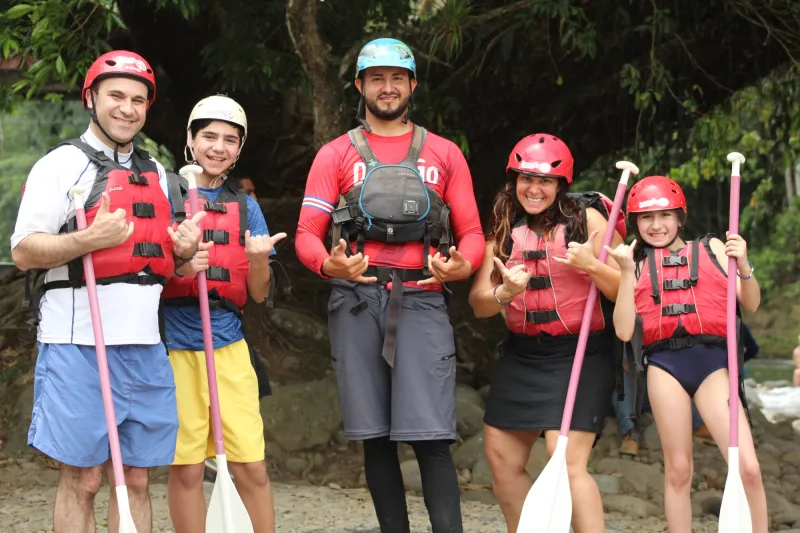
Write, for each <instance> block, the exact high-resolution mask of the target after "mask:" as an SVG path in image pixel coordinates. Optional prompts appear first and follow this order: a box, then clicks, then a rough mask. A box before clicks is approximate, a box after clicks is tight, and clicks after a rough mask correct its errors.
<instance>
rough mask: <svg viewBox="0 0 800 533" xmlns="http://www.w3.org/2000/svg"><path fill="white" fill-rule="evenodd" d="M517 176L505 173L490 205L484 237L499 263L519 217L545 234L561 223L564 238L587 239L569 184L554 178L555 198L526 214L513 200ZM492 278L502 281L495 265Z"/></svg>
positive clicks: (508, 251) (505, 256)
mask: <svg viewBox="0 0 800 533" xmlns="http://www.w3.org/2000/svg"><path fill="white" fill-rule="evenodd" d="M517 176H518V174H517V173H513V174H511V175H509V179H508V180H507V181H506V184H505V185H504V186H503V188H502V189H501V190H500V192H498V193H497V196H495V199H494V203H493V204H492V215H491V217H490V218H489V225H488V229H487V232H486V240H493V241H494V255H495V257H497V258H498V259H500V260H501V261H503V262H506V261H507V260H508V258H509V256H510V255H511V248H512V244H511V231H512V229H513V228H514V226H515V225H516V224H517V223H518V222H519V221H520V220H522V218H523V217H526V218H527V221H528V227H530V228H533V227H536V228H538V229H541V230H542V231H543V233H545V234H547V235H548V236H549V237H552V236H553V235H554V234H555V230H556V228H557V227H558V226H559V225H564V226H565V235H566V236H567V239H568V240H571V241H578V242H584V241H585V240H586V239H587V238H588V235H586V221H585V220H584V210H583V207H582V206H581V205H580V204H579V203H578V201H577V200H575V199H574V198H570V197H569V196H567V192H569V185H567V183H566V181H565V180H563V179H559V180H558V191H557V192H556V198H555V201H554V202H553V204H552V205H551V206H550V207H548V208H547V209H546V210H545V211H544V212H542V213H539V214H537V215H528V214H527V213H526V212H525V209H524V208H523V207H522V204H520V203H519V199H517ZM492 281H494V282H495V283H501V282H502V281H503V279H502V276H501V274H500V272H499V271H498V270H497V268H496V267H495V269H494V270H493V271H492Z"/></svg>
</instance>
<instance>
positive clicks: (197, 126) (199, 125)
mask: <svg viewBox="0 0 800 533" xmlns="http://www.w3.org/2000/svg"><path fill="white" fill-rule="evenodd" d="M212 122H224V123H225V124H230V125H231V126H233V127H234V128H236V131H237V132H238V133H239V145H241V144H242V139H244V128H243V127H241V126H239V125H238V124H234V123H233V122H228V121H227V120H220V119H216V118H201V119H197V120H195V121H193V122H192V123H191V124H190V126H189V129H190V130H191V132H192V139H194V138H195V137H197V132H198V131H200V130H202V129H203V128H207V127H208V125H209V124H211V123H212Z"/></svg>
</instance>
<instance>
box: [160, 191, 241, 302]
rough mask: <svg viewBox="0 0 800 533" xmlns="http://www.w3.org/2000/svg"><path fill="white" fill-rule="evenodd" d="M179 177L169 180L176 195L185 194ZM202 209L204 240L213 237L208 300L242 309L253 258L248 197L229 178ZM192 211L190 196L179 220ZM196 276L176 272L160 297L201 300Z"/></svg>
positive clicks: (172, 299) (207, 276)
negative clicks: (247, 241)
mask: <svg viewBox="0 0 800 533" xmlns="http://www.w3.org/2000/svg"><path fill="white" fill-rule="evenodd" d="M175 183H178V182H177V180H176V181H172V180H171V181H170V194H171V195H172V196H173V197H174V198H186V195H187V191H186V189H185V184H184V187H183V189H182V190H181V191H180V192H172V191H173V190H175V185H174V184H175ZM203 209H204V210H205V211H206V217H205V218H204V219H203V223H202V225H203V241H205V242H209V241H213V242H214V246H212V247H211V249H210V250H209V257H208V264H209V267H208V270H207V271H206V279H207V280H208V281H207V286H208V294H209V304H210V305H211V306H212V308H218V307H225V308H227V309H230V310H231V311H233V312H235V313H236V314H240V313H241V309H242V308H243V307H244V306H245V304H246V303H247V274H248V273H249V271H250V261H248V259H247V256H246V255H245V253H244V237H245V232H246V231H247V230H248V228H249V224H248V221H247V197H246V196H245V194H244V193H241V192H239V191H237V190H235V189H234V188H233V185H231V184H230V183H228V182H227V181H226V182H225V184H224V185H223V186H222V190H221V191H220V192H219V196H217V199H216V201H214V202H209V201H208V200H206V201H205V204H204V205H203ZM189 212H190V208H189V200H188V199H187V200H186V201H185V203H184V209H183V211H176V213H175V216H176V219H177V220H180V219H182V218H185V216H186V215H185V214H186V213H189ZM198 296H199V292H198V287H197V277H196V276H174V277H173V278H172V279H170V280H169V283H167V286H166V287H165V288H164V292H162V293H161V297H162V299H163V300H164V304H165V305H192V306H196V305H198V304H199V302H198V299H197V297H198Z"/></svg>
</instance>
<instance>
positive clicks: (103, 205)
mask: <svg viewBox="0 0 800 533" xmlns="http://www.w3.org/2000/svg"><path fill="white" fill-rule="evenodd" d="M110 205H111V198H109V197H108V193H107V192H104V193H103V194H102V195H101V196H100V208H99V209H98V212H100V213H108V207H109V206H110Z"/></svg>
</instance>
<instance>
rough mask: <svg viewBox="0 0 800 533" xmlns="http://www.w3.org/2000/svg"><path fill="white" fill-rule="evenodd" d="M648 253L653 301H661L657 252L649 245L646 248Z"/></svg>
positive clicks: (657, 302)
mask: <svg viewBox="0 0 800 533" xmlns="http://www.w3.org/2000/svg"><path fill="white" fill-rule="evenodd" d="M645 254H646V255H647V265H648V267H649V268H650V287H651V289H652V297H653V302H655V303H656V304H660V303H661V293H660V292H659V290H658V268H657V267H656V252H655V250H653V248H651V247H650V246H648V247H647V248H645Z"/></svg>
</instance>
